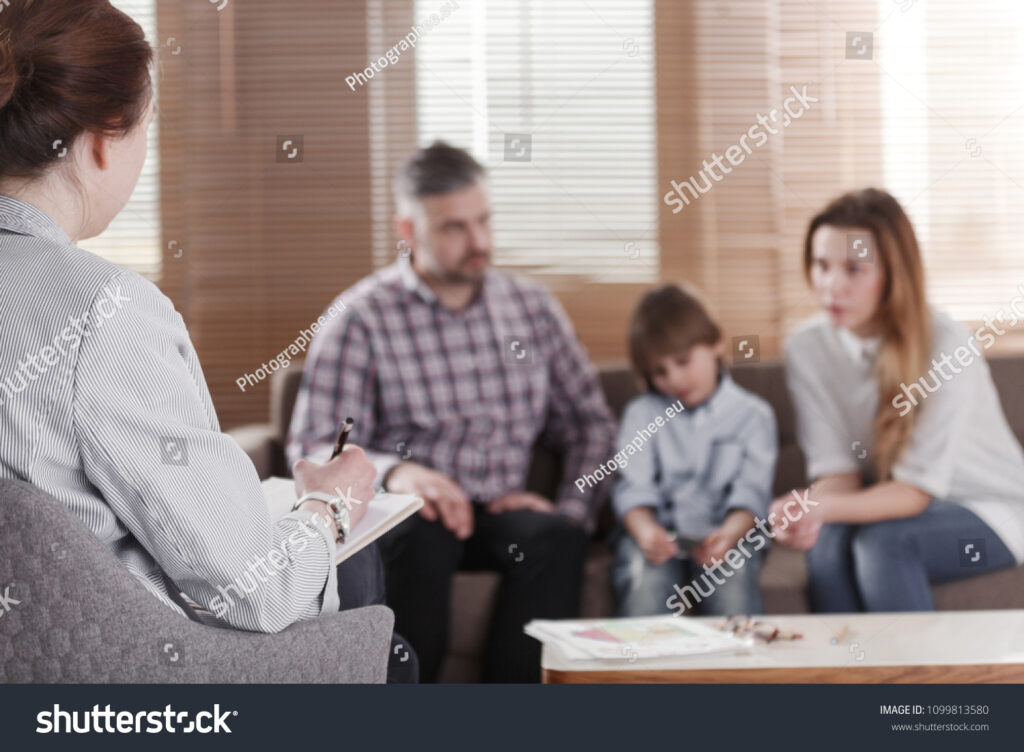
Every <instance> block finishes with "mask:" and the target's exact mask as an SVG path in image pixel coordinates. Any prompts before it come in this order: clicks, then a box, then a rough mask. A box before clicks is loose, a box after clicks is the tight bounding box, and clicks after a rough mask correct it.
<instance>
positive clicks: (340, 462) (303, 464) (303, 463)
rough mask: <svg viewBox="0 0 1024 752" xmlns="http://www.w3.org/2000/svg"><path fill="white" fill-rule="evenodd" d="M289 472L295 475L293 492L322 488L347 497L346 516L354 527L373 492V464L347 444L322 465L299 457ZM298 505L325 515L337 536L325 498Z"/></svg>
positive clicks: (327, 491)
mask: <svg viewBox="0 0 1024 752" xmlns="http://www.w3.org/2000/svg"><path fill="white" fill-rule="evenodd" d="M292 475H294V476H295V492H296V494H298V495H299V496H302V495H303V494H305V493H306V492H307V491H322V492H323V493H328V494H331V495H332V496H342V497H343V498H345V499H347V500H348V501H349V503H348V504H347V506H348V514H349V519H350V520H351V524H352V526H353V527H355V525H356V523H358V522H359V520H361V519H362V518H363V517H364V516H365V515H366V507H367V505H368V503H369V501H370V500H371V499H372V498H373V496H374V488H373V480H374V478H376V477H377V468H375V467H374V466H373V463H372V462H370V461H369V460H368V459H367V458H366V454H365V453H364V452H363V450H362V449H360V448H359V447H358V446H356V445H354V444H349V445H348V446H346V447H345V449H344V451H343V452H342V453H341V454H339V455H338V456H337V457H335V458H334V459H332V460H330V461H328V462H326V463H325V464H323V465H318V464H316V463H315V462H310V461H309V460H305V459H302V460H299V461H298V462H296V463H295V465H294V466H293V467H292ZM299 508H300V509H310V510H311V511H314V512H317V513H318V514H320V515H321V516H323V517H324V518H325V519H327V521H328V522H329V523H330V525H331V529H332V530H334V534H335V536H336V537H337V535H338V529H337V525H336V523H335V521H334V515H333V514H331V512H330V510H329V509H328V508H327V504H326V503H325V502H322V501H315V500H310V501H307V502H306V503H305V504H303V505H302V506H301V507H299Z"/></svg>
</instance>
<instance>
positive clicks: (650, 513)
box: [622, 507, 679, 566]
mask: <svg viewBox="0 0 1024 752" xmlns="http://www.w3.org/2000/svg"><path fill="white" fill-rule="evenodd" d="M622 524H623V525H624V526H625V528H626V531H627V532H628V533H629V534H630V535H631V536H633V540H635V541H636V544H637V545H638V546H640V550H641V551H643V552H644V556H645V557H646V558H647V561H649V562H651V564H654V565H655V566H660V565H661V564H664V563H665V562H666V561H668V560H669V559H671V558H672V557H673V556H678V555H679V544H678V543H676V542H675V541H674V540H673V539H672V538H670V537H669V534H668V531H667V530H666V529H665V528H663V527H662V526H661V525H660V524H659V523H658V520H657V518H656V517H655V516H654V510H653V509H651V508H650V507H636V508H635V509H630V510H629V511H628V512H626V516H625V517H623V518H622Z"/></svg>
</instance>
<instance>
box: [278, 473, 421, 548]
mask: <svg viewBox="0 0 1024 752" xmlns="http://www.w3.org/2000/svg"><path fill="white" fill-rule="evenodd" d="M260 485H262V486H263V495H264V496H265V497H266V499H267V509H269V510H270V517H271V518H272V519H275V520H277V519H280V518H282V517H285V516H287V515H288V514H289V513H290V512H291V510H292V507H293V506H294V505H295V501H296V499H297V498H298V497H297V496H296V495H295V481H293V480H292V479H291V478H267V479H266V480H265V481H263V482H262V483H261V484H260ZM422 506H423V499H421V498H420V497H419V496H410V495H407V494H393V493H384V492H379V493H378V494H377V495H376V496H374V497H373V499H371V500H370V502H369V506H368V507H367V508H366V516H365V517H363V519H361V520H359V524H357V525H356V526H355V527H354V528H352V530H351V531H350V532H349V539H348V541H347V542H346V543H344V544H343V545H339V546H338V555H337V556H336V557H335V559H334V563H335V564H341V562H343V561H345V559H347V558H348V557H350V556H352V555H353V554H355V553H356V552H358V551H360V550H362V549H363V548H365V547H366V546H367V545H369V544H370V543H372V542H373V541H375V540H377V538H379V537H380V536H382V535H384V533H386V532H387V531H388V530H390V529H391V528H393V527H395V525H397V524H398V523H399V522H401V521H402V520H404V519H406V518H408V517H411V516H412V515H414V514H416V512H418V511H419V510H420V508H421V507H422Z"/></svg>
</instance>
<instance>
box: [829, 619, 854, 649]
mask: <svg viewBox="0 0 1024 752" xmlns="http://www.w3.org/2000/svg"><path fill="white" fill-rule="evenodd" d="M848 634H850V625H849V624H844V625H843V626H842V628H841V629H840V630H839V631H838V632H836V633H835V634H834V635H833V636H832V644H833V645H838V644H839V643H840V642H842V641H843V640H845V639H846V635H848Z"/></svg>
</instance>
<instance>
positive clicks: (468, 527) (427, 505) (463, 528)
mask: <svg viewBox="0 0 1024 752" xmlns="http://www.w3.org/2000/svg"><path fill="white" fill-rule="evenodd" d="M385 486H386V490H388V491H391V492H393V493H404V494H413V495H415V496H419V497H421V498H422V499H423V501H424V504H423V508H422V509H421V510H420V514H421V515H423V517H424V518H425V519H427V520H429V521H430V522H433V521H434V520H436V519H438V517H440V518H441V523H442V524H443V525H444V526H445V527H446V528H448V529H449V530H451V531H452V533H454V534H455V537H456V538H458V539H459V540H465V539H466V538H468V537H469V536H470V535H472V534H473V505H472V503H471V502H470V500H469V496H467V495H466V492H465V491H463V490H462V487H461V486H459V484H458V483H456V482H455V481H454V480H452V479H451V478H449V477H448V476H447V475H445V474H444V473H439V472H438V471H437V470H432V469H430V468H429V467H424V466H423V465H420V464H419V463H417V462H400V463H398V464H397V465H395V467H394V468H392V470H391V472H390V473H388V476H387V479H386V483H385Z"/></svg>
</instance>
